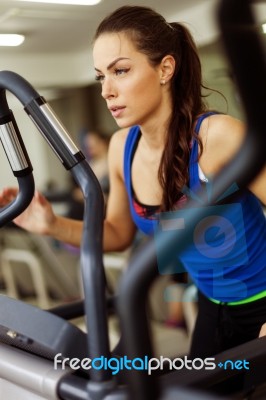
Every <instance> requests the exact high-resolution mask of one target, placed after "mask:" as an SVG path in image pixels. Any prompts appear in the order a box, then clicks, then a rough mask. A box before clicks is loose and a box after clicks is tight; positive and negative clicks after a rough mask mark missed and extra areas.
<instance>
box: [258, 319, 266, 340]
mask: <svg viewBox="0 0 266 400" xmlns="http://www.w3.org/2000/svg"><path fill="white" fill-rule="evenodd" d="M262 336H266V322H265V324H263V325H262V327H261V329H260V334H259V337H262Z"/></svg>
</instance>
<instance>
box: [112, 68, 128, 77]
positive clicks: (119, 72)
mask: <svg viewBox="0 0 266 400" xmlns="http://www.w3.org/2000/svg"><path fill="white" fill-rule="evenodd" d="M128 71H129V68H116V69H115V75H123V74H126V73H127V72H128Z"/></svg>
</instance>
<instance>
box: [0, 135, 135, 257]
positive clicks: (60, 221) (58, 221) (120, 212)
mask: <svg viewBox="0 0 266 400" xmlns="http://www.w3.org/2000/svg"><path fill="white" fill-rule="evenodd" d="M126 134H127V131H119V132H117V134H115V135H114V136H113V138H112V140H111V142H110V147H109V155H108V163H109V172H110V194H109V199H108V206H107V214H106V219H105V221H104V240H103V249H104V251H120V250H124V249H126V248H127V247H128V246H129V245H130V244H131V242H132V240H133V238H134V234H135V226H134V223H133V221H132V219H131V216H130V210H129V205H128V199H127V193H126V190H125V186H124V181H123V154H124V142H125V138H126ZM16 195H17V189H13V188H7V189H4V190H3V191H2V193H1V194H0V206H4V205H6V204H7V203H9V202H10V201H11V200H13V198H14V197H16ZM14 222H15V223H16V224H17V225H18V226H20V227H21V228H23V229H26V230H28V231H30V232H34V233H38V234H42V235H48V236H51V237H54V238H55V239H57V240H60V241H62V242H66V243H69V244H72V245H74V246H79V245H80V242H81V236H82V228H83V224H82V221H76V220H72V219H69V218H65V217H62V216H58V215H55V214H54V213H53V210H52V207H51V204H50V203H49V202H48V201H47V200H46V198H45V197H44V196H43V195H42V194H41V193H39V192H36V193H35V196H34V198H33V200H32V202H31V204H30V206H29V207H28V208H27V210H25V211H24V212H23V213H22V214H21V215H20V216H18V217H17V218H16V219H15V220H14Z"/></svg>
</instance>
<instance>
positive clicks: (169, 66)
mask: <svg viewBox="0 0 266 400" xmlns="http://www.w3.org/2000/svg"><path fill="white" fill-rule="evenodd" d="M174 72H175V59H174V57H173V56H171V55H167V56H165V57H164V58H163V59H162V61H161V64H160V80H161V83H162V84H165V83H167V82H168V81H170V79H171V78H172V76H173V75H174Z"/></svg>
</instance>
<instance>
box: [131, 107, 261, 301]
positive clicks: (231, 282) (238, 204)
mask: <svg viewBox="0 0 266 400" xmlns="http://www.w3.org/2000/svg"><path fill="white" fill-rule="evenodd" d="M211 114H213V113H212V112H209V113H206V114H204V115H202V116H200V117H199V119H198V120H197V123H196V127H195V132H196V133H198V132H199V129H200V125H201V122H202V120H203V119H204V118H206V117H208V116H209V115H211ZM140 135H141V132H140V129H139V127H138V126H134V127H132V128H131V129H130V130H129V133H128V136H127V140H126V144H125V151H124V179H125V185H126V190H127V193H128V198H129V204H130V212H131V216H132V219H133V221H134V223H135V224H136V226H137V228H138V229H139V230H140V231H142V232H143V233H144V234H146V235H154V238H155V247H156V238H157V235H156V233H157V232H160V231H162V230H164V229H165V228H163V227H164V226H165V224H164V222H165V220H166V221H167V220H171V221H172V220H175V221H177V220H180V221H181V220H182V221H183V222H185V219H186V212H188V211H186V210H179V211H173V212H169V213H163V214H160V213H159V214H157V215H154V217H153V218H145V217H143V216H140V215H139V214H138V213H137V212H136V209H135V207H134V196H133V195H134V193H133V188H132V180H131V165H132V160H133V157H134V152H135V149H136V144H137V143H138V140H139V138H140ZM197 160H198V142H197V141H196V140H194V141H193V143H192V148H191V153H190V161H189V189H188V191H187V192H188V193H192V195H193V193H197V191H198V190H199V189H200V188H201V187H202V184H203V183H202V182H201V181H200V179H199V170H198V161H197ZM199 207H200V204H199ZM213 213H214V214H215V215H216V218H217V215H218V221H219V222H218V225H217V223H216V224H215V223H214V226H213V227H210V226H208V229H207V228H205V226H204V224H203V221H198V224H197V226H195V232H196V231H197V229H198V228H200V229H199V231H204V235H203V234H202V235H203V236H200V235H199V238H197V236H194V238H192V239H191V243H190V244H189V245H188V246H187V247H186V249H185V250H184V251H183V252H181V253H180V254H179V255H178V256H177V257H176V263H175V265H174V267H173V269H172V270H171V273H178V272H183V270H182V269H180V265H182V266H184V267H185V269H186V270H187V271H188V273H189V274H190V276H191V278H192V280H193V281H194V282H195V284H196V286H197V287H198V288H199V289H200V291H201V292H202V293H204V294H205V295H206V296H207V297H209V298H213V299H216V300H219V301H223V302H234V301H240V300H243V299H245V298H248V297H251V296H253V295H256V294H257V293H260V292H262V291H264V290H266V220H265V216H264V214H263V210H262V207H261V204H260V202H259V200H258V199H257V198H256V197H255V196H254V195H253V194H252V193H251V192H250V191H249V190H241V191H240V190H239V191H238V192H237V193H236V194H234V195H231V196H228V197H225V199H224V200H223V201H222V203H221V202H219V204H217V205H214V206H210V207H206V221H207V220H208V222H209V221H211V218H212V215H213ZM164 214H167V216H166V219H164V217H162V215H164ZM162 220H163V221H164V222H163V223H162ZM216 221H217V220H216ZM236 227H237V228H236ZM234 228H236V229H234ZM166 231H167V230H166ZM225 232H226V233H225ZM224 234H225V235H226V236H227V240H226V241H224V240H223V239H224V236H223V235H224ZM208 235H209V238H208ZM157 260H158V268H159V271H160V273H161V274H164V273H165V272H164V271H165V269H164V266H163V261H161V260H160V255H159V254H157ZM180 263H181V264H180ZM167 273H169V268H168V269H167Z"/></svg>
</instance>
